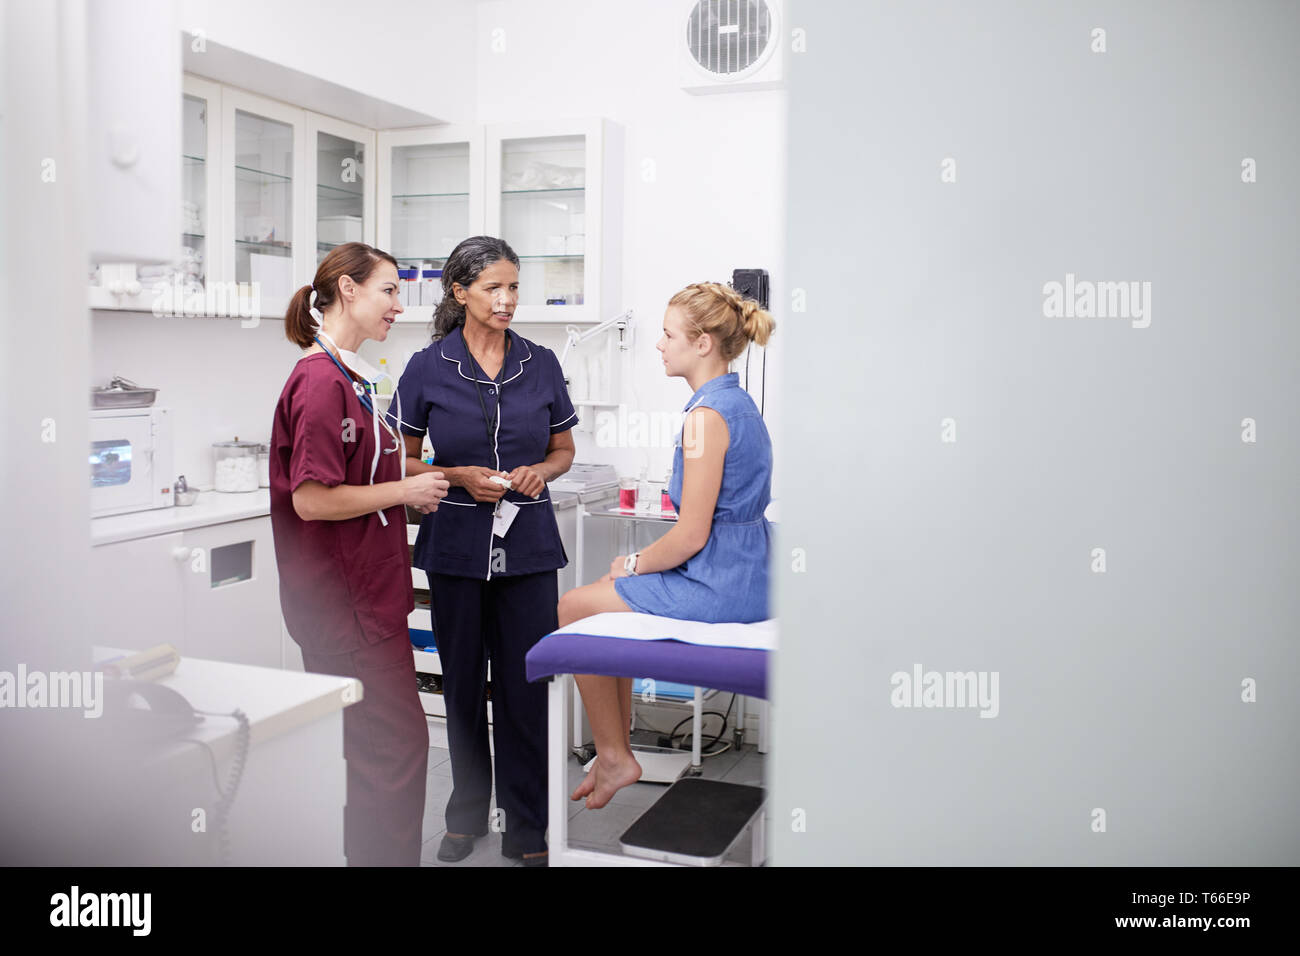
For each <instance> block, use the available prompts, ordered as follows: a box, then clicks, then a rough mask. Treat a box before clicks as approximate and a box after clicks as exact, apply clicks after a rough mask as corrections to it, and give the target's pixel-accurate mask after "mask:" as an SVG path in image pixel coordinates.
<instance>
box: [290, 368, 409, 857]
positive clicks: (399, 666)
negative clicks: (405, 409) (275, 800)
mask: <svg viewBox="0 0 1300 956" xmlns="http://www.w3.org/2000/svg"><path fill="white" fill-rule="evenodd" d="M379 440H380V445H381V447H382V448H383V449H385V450H384V451H383V452H381V454H380V460H379V464H378V467H377V468H376V470H375V476H374V481H375V484H380V483H381V482H385V481H397V480H398V479H399V478H400V477H401V456H402V455H404V454H405V452H403V451H390V450H389V449H392V448H393V445H394V439H393V436H392V434H390V433H389V432H388V431H387V430H385V429H384V428H383V427H382V425H381V427H380V435H379ZM374 451H375V434H374V426H373V422H372V416H371V413H370V412H369V411H368V410H367V409H366V408H365V406H363V405H362V404H361V402H360V400H359V399H358V397H357V395H356V392H355V391H354V390H353V388H352V382H351V380H350V379H348V378H346V377H345V376H344V374H343V372H342V370H341V369H340V368H339V367H338V366H336V365H335V364H334V362H333V361H332V359H331V357H330V356H329V355H327V354H326V353H323V352H321V353H313V354H311V355H307V356H305V357H303V358H302V359H300V360H299V361H298V364H297V365H296V366H295V367H294V370H293V372H292V373H291V374H290V376H289V380H288V382H286V383H285V386H284V391H283V392H282V393H281V394H280V400H279V402H278V403H277V404H276V409H275V421H274V425H273V427H272V431H271V525H272V529H273V532H274V535H275V556H276V564H277V566H278V568H279V573H280V603H281V607H282V609H283V612H284V620H285V624H286V625H287V627H288V630H289V634H290V636H292V637H293V639H294V641H296V642H297V644H298V646H299V647H301V648H302V656H303V664H304V666H305V667H306V669H307V670H308V671H311V672H313V673H322V674H339V675H342V676H347V677H355V678H357V679H358V680H360V681H361V683H362V686H363V688H364V690H363V693H362V699H361V701H360V702H359V703H356V704H352V705H351V706H349V707H347V708H345V709H344V711H343V754H344V757H345V758H346V759H347V768H348V770H347V774H348V796H347V806H346V808H345V811H344V849H345V852H346V854H347V860H348V864H349V865H350V866H418V865H419V863H420V846H421V840H422V837H423V828H422V822H423V818H424V798H425V780H426V773H427V770H428V760H429V730H428V725H427V723H426V722H425V716H424V710H423V708H422V707H421V706H420V699H419V695H418V692H417V689H416V677H415V664H414V659H413V657H412V654H411V643H410V639H409V636H408V632H407V616H408V615H409V614H410V612H411V610H412V609H413V608H414V595H413V593H412V588H411V571H410V556H409V552H408V546H407V541H406V513H405V508H403V507H402V506H400V505H398V506H394V507H392V508H389V509H388V510H387V511H386V512H385V516H386V517H387V519H388V524H387V526H384V525H383V524H382V523H381V522H380V520H379V515H378V514H376V513H374V512H372V513H370V514H365V515H361V516H359V517H356V518H349V519H347V520H345V521H325V520H318V521H304V520H303V519H301V518H299V517H298V515H297V513H296V512H295V511H294V509H293V491H294V489H296V488H297V487H298V486H299V485H301V484H302V483H303V482H304V481H319V482H320V483H321V484H323V485H326V486H328V487H334V486H336V485H340V484H350V485H365V484H368V483H369V482H370V468H371V462H372V460H373V458H374Z"/></svg>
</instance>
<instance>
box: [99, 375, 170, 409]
mask: <svg viewBox="0 0 1300 956" xmlns="http://www.w3.org/2000/svg"><path fill="white" fill-rule="evenodd" d="M157 397H158V389H156V388H141V387H140V386H139V385H137V384H135V382H132V381H130V380H129V379H125V378H122V376H120V375H116V376H114V377H113V381H112V382H111V383H110V384H109V385H108V386H107V387H106V388H92V389H91V390H90V405H91V407H92V408H145V407H147V406H149V405H152V404H153V403H154V399H156V398H157Z"/></svg>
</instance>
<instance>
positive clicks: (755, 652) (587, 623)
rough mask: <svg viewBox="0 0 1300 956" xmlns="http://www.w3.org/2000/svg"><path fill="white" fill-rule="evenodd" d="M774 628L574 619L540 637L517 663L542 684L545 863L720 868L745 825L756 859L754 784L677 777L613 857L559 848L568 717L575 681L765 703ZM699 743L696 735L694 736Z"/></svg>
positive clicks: (760, 855)
mask: <svg viewBox="0 0 1300 956" xmlns="http://www.w3.org/2000/svg"><path fill="white" fill-rule="evenodd" d="M776 636H777V632H776V622H775V621H770V620H769V621H760V622H757V623H754V624H705V623H701V622H699V621H680V620H676V619H673V618H665V617H656V616H654V615H650V614H638V613H605V614H596V615H593V616H591V617H587V618H583V619H582V620H580V621H574V622H573V623H572V624H570V625H568V626H567V627H564V628H561V629H559V630H557V631H555V632H553V633H551V634H548V635H547V636H546V637H544V638H542V639H541V640H540V641H538V642H537V644H535V645H534V646H533V648H532V649H531V650H530V651H529V652H528V655H527V657H526V658H525V668H526V671H525V672H526V675H527V677H528V680H530V681H538V680H549V681H550V688H549V690H548V698H549V703H548V727H547V734H548V742H547V748H548V754H547V769H548V785H547V800H548V808H549V818H550V827H549V834H550V836H549V840H548V843H549V864H550V865H551V866H618V865H634V866H656V865H658V866H663V865H695V866H701V865H703V866H708V865H716V864H717V863H719V862H721V860H722V858H723V856H725V854H726V852H727V851H728V850H729V849H730V847H731V846H732V844H734V843H735V841H736V840H737V839H738V838H739V836H740V834H741V833H742V832H743V831H744V829H745V827H747V826H749V825H750V824H753V862H754V864H755V865H757V864H759V863H761V862H762V861H763V859H764V802H763V791H762V790H761V789H760V788H758V787H751V786H744V785H741V784H731V783H723V782H722V781H717V780H706V779H701V778H698V777H684V778H682V779H679V780H678V781H677V782H676V783H674V784H673V785H672V786H670V787H668V788H667V789H666V790H665V792H664V795H663V796H662V797H660V798H659V800H658V801H657V802H656V803H655V804H654V805H653V806H651V807H650V808H649V809H648V810H647V811H646V812H645V813H644V814H642V815H641V817H640V818H639V819H638V820H637V821H636V822H635V823H633V824H632V826H631V827H629V828H628V830H627V831H626V832H625V833H624V834H623V838H622V841H621V842H622V845H623V849H624V854H623V855H622V856H620V855H618V854H612V853H602V852H597V851H592V850H583V849H577V848H571V847H569V845H568V820H569V812H570V808H571V807H572V803H571V801H570V800H569V793H568V773H567V772H566V766H567V761H568V759H569V747H568V743H567V738H566V734H565V721H566V717H567V715H568V714H569V713H570V710H571V707H570V704H571V697H570V695H571V694H573V691H574V686H575V685H574V680H573V675H574V674H604V675H608V676H611V677H632V678H638V677H652V678H654V679H655V680H663V681H672V682H676V683H682V684H690V685H694V686H697V687H708V688H713V689H716V690H723V691H733V692H735V693H738V694H744V695H747V696H751V697H758V698H761V699H764V700H766V699H767V667H768V655H769V654H770V653H771V651H773V650H775V648H776ZM697 739H698V738H697Z"/></svg>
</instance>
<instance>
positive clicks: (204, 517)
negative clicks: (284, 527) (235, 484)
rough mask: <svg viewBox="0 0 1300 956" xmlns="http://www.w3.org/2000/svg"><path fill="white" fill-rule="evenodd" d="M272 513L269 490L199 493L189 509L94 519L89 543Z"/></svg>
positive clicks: (259, 516)
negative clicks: (236, 492) (235, 492)
mask: <svg viewBox="0 0 1300 956" xmlns="http://www.w3.org/2000/svg"><path fill="white" fill-rule="evenodd" d="M270 513H271V491H270V489H268V488H258V489H257V490H256V491H248V492H244V493H243V494H226V493H223V492H220V491H203V492H200V493H199V500H198V501H196V502H195V503H194V504H192V505H190V506H189V507H188V508H176V507H172V508H154V509H152V510H149V511H134V512H132V513H131V514H125V515H109V516H108V517H106V518H92V519H91V521H90V543H91V544H92V545H100V544H112V543H114V542H116V541H131V540H133V539H135V538H147V537H150V536H151V535H155V534H170V533H171V532H173V531H185V530H187V529H189V528H202V527H205V526H206V525H213V524H224V523H225V522H227V521H242V520H243V519H245V518H261V517H265V516H266V515H269V514H270Z"/></svg>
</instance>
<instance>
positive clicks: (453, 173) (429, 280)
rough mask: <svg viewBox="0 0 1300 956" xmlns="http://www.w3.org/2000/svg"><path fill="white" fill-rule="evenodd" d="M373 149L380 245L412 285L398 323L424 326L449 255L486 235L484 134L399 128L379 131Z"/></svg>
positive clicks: (452, 128) (468, 130)
mask: <svg viewBox="0 0 1300 956" xmlns="http://www.w3.org/2000/svg"><path fill="white" fill-rule="evenodd" d="M378 143H379V169H378V177H379V183H378V185H379V191H378V192H379V202H378V210H377V213H378V245H379V248H381V249H384V250H386V251H388V252H391V253H392V254H393V256H394V258H396V259H397V262H398V268H399V269H400V270H402V271H403V272H404V273H406V274H405V276H404V278H406V279H412V280H414V281H413V282H412V285H413V288H412V289H411V290H410V292H409V294H410V302H409V303H408V304H407V305H406V311H405V312H404V313H403V314H402V316H401V317H400V319H399V321H402V322H426V323H427V322H428V321H429V320H430V319H431V318H432V314H433V308H434V299H436V298H437V297H438V296H439V295H440V278H439V277H440V273H441V269H442V266H443V265H444V264H445V263H446V261H447V257H448V256H449V255H451V251H452V249H454V248H455V247H456V245H457V244H458V243H460V241H461V240H463V239H466V238H468V237H469V236H475V235H481V234H482V233H483V231H484V229H483V221H484V215H483V214H484V201H483V197H484V191H483V136H482V132H481V130H476V129H469V128H460V127H439V128H436V129H417V130H397V131H394V132H381V133H379V136H378ZM426 273H428V274H427V275H426ZM417 298H418V302H417V301H416V300H417Z"/></svg>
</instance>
